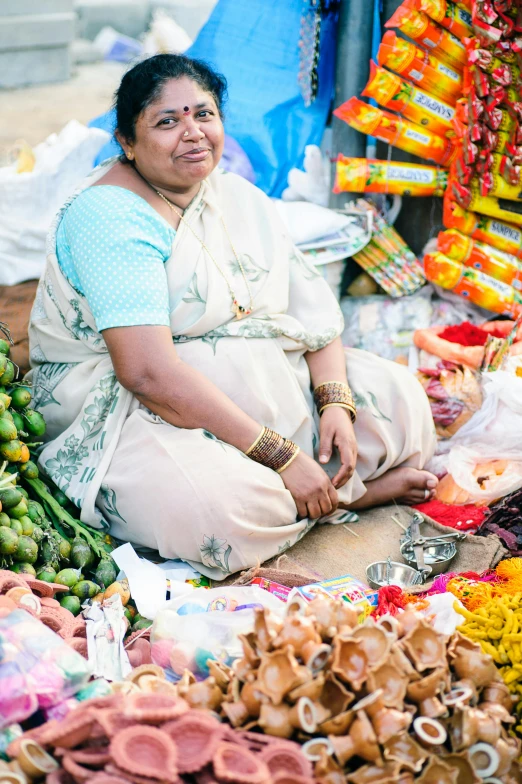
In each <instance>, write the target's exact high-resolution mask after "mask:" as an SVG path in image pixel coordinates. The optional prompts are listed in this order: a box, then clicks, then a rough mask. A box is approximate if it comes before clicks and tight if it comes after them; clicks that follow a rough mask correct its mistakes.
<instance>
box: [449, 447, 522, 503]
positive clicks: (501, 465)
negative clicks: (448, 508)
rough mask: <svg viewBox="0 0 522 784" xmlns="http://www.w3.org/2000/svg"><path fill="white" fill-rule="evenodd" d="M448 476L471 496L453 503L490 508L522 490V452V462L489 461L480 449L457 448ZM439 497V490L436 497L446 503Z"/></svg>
mask: <svg viewBox="0 0 522 784" xmlns="http://www.w3.org/2000/svg"><path fill="white" fill-rule="evenodd" d="M492 451H493V452H495V451H496V450H492ZM448 473H449V475H450V476H451V478H452V479H453V481H454V482H455V484H456V485H457V486H458V487H459V488H461V489H462V490H463V491H464V492H465V493H467V497H466V498H464V497H463V496H461V497H459V500H453V501H452V503H457V504H469V503H474V504H477V505H478V506H487V505H489V504H491V503H493V501H496V500H498V499H499V498H503V497H504V496H506V495H509V493H512V492H513V491H514V490H518V489H519V487H522V452H521V453H520V460H496V459H492V460H489V461H486V460H485V459H484V452H483V451H482V450H480V449H473V448H469V447H463V446H460V447H455V448H454V449H452V450H451V452H450V454H449V460H448ZM443 482H444V480H442V482H441V483H440V484H441V485H442V483H443ZM439 493H440V489H439V488H438V492H437V495H436V497H437V498H439V499H440V500H442V498H440V495H439Z"/></svg>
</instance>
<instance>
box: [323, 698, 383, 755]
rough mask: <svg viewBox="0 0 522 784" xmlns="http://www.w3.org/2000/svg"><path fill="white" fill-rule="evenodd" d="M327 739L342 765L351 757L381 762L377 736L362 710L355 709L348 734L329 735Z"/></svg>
mask: <svg viewBox="0 0 522 784" xmlns="http://www.w3.org/2000/svg"><path fill="white" fill-rule="evenodd" d="M328 740H329V741H330V743H331V744H332V746H333V748H334V754H335V756H336V757H337V759H338V761H339V763H340V764H341V765H342V766H343V767H344V765H346V763H347V762H349V760H351V759H352V757H355V756H357V757H361V759H363V760H366V762H374V763H377V764H378V765H380V764H381V763H382V756H381V750H380V748H379V745H378V743H377V736H376V735H375V732H374V730H373V727H372V725H371V723H370V719H369V718H368V716H367V715H366V713H365V712H364V711H357V714H356V717H355V720H354V722H353V723H352V725H351V727H350V730H349V733H348V735H345V736H344V737H342V736H341V737H338V736H337V735H330V736H329V738H328Z"/></svg>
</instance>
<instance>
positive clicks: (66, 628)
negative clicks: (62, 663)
mask: <svg viewBox="0 0 522 784" xmlns="http://www.w3.org/2000/svg"><path fill="white" fill-rule="evenodd" d="M73 619H74V615H73V614H72V613H70V612H69V611H68V610H65V611H64V609H63V608H62V607H60V608H59V609H58V608H55V607H42V610H41V613H40V620H41V622H42V623H43V624H44V625H45V626H47V627H49V629H51V630H52V631H53V632H56V634H58V635H59V636H60V637H62V638H65V637H72V634H70V631H71V626H72V620H73Z"/></svg>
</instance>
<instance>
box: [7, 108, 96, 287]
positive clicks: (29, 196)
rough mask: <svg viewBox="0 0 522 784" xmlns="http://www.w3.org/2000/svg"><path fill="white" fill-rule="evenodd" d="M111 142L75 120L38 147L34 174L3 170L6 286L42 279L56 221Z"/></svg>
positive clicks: (9, 169) (35, 152)
mask: <svg viewBox="0 0 522 784" xmlns="http://www.w3.org/2000/svg"><path fill="white" fill-rule="evenodd" d="M109 139H110V135H109V134H108V133H107V132H106V131H102V130H101V129H99V128H87V127H86V126H85V125H82V124H81V123H79V122H78V121H77V120H71V122H69V123H67V125H66V126H65V128H63V130H62V131H60V133H59V134H55V133H54V134H52V135H51V136H49V137H48V138H47V139H46V141H45V142H42V143H41V144H39V145H38V146H37V147H35V149H34V154H35V158H36V162H35V166H34V169H33V171H32V172H28V173H24V174H17V173H16V167H15V166H5V167H2V168H0V285H3V286H13V285H14V284H16V283H21V282H22V281H24V280H30V279H31V278H39V277H40V275H41V274H42V272H43V268H44V266H45V258H46V254H45V239H46V236H47V232H48V231H49V227H50V225H51V222H52V219H53V218H54V216H55V214H56V213H57V212H58V210H59V209H60V207H61V206H62V204H63V203H64V201H65V200H66V198H67V197H68V196H69V195H70V194H71V193H72V192H73V191H74V190H75V188H76V187H77V186H78V184H79V183H80V182H81V181H82V180H83V179H84V178H85V177H86V176H87V174H88V173H89V172H90V171H91V169H92V165H93V161H94V159H95V157H96V155H97V154H98V152H99V151H100V150H101V148H102V147H103V145H104V144H106V143H107V141H108V140H109Z"/></svg>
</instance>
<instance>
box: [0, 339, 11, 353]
mask: <svg viewBox="0 0 522 784" xmlns="http://www.w3.org/2000/svg"><path fill="white" fill-rule="evenodd" d="M10 351H11V344H10V343H8V342H7V340H4V339H3V338H0V354H3V355H4V356H6V357H8V356H9V352H10Z"/></svg>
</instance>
